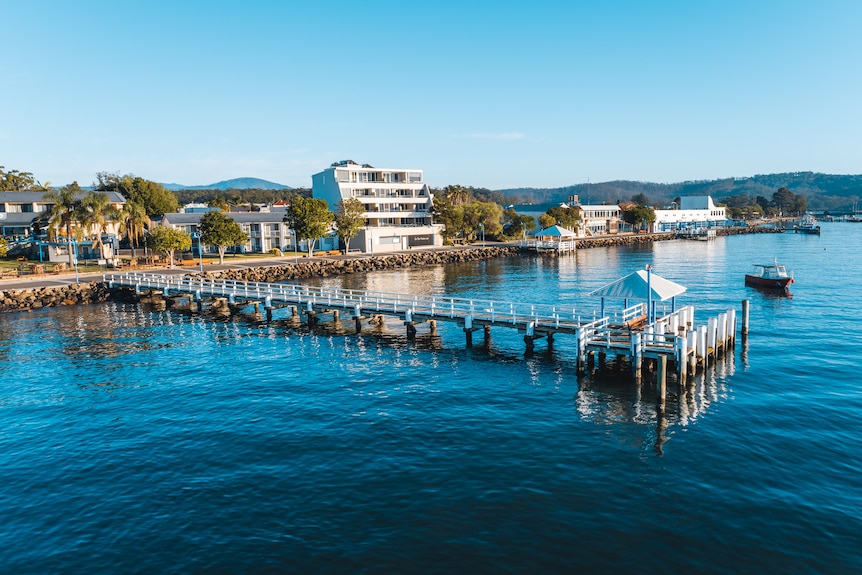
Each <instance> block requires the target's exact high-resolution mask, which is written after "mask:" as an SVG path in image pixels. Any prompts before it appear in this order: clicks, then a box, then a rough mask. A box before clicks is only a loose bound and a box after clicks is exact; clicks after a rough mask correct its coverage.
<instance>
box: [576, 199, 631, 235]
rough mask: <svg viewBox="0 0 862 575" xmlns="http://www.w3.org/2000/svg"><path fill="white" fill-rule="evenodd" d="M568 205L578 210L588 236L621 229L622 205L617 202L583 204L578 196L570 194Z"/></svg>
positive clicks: (615, 231)
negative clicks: (609, 203)
mask: <svg viewBox="0 0 862 575" xmlns="http://www.w3.org/2000/svg"><path fill="white" fill-rule="evenodd" d="M568 206H569V207H570V208H572V209H575V210H577V211H578V214H579V215H580V217H581V222H582V225H583V229H584V231H585V232H586V235H588V236H601V235H606V234H615V233H618V232H619V229H620V207H619V206H618V205H616V204H611V205H607V206H606V205H603V204H602V205H598V204H582V203H580V202H579V201H578V196H569V202H568Z"/></svg>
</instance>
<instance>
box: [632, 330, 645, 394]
mask: <svg viewBox="0 0 862 575" xmlns="http://www.w3.org/2000/svg"><path fill="white" fill-rule="evenodd" d="M631 346H632V349H631V354H632V375H633V376H634V378H635V381H636V382H637V383H640V381H641V372H642V370H643V348H642V347H641V334H640V332H637V331H635V332H632V341H631Z"/></svg>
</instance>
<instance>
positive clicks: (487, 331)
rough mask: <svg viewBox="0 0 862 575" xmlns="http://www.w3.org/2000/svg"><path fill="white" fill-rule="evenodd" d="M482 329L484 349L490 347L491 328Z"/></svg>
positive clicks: (487, 326)
mask: <svg viewBox="0 0 862 575" xmlns="http://www.w3.org/2000/svg"><path fill="white" fill-rule="evenodd" d="M482 329H483V335H484V337H485V339H484V343H485V347H488V346H489V345H491V326H490V325H486V326H484V327H483V328H482Z"/></svg>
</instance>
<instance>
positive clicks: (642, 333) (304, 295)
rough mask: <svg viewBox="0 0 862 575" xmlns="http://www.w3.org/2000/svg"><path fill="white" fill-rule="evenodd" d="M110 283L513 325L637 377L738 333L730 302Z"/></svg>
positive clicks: (693, 361)
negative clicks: (596, 304)
mask: <svg viewBox="0 0 862 575" xmlns="http://www.w3.org/2000/svg"><path fill="white" fill-rule="evenodd" d="M105 281H106V282H107V283H108V286H109V288H111V289H117V288H130V289H134V291H135V293H136V294H142V293H146V292H149V293H153V292H161V293H162V294H163V295H164V296H165V297H172V296H181V295H185V296H187V297H188V298H189V299H190V301H192V302H194V303H195V305H196V308H197V310H198V311H202V310H203V309H204V307H205V306H204V300H205V299H208V300H210V301H212V300H216V299H221V300H223V301H224V300H227V302H228V304H230V305H231V306H233V308H234V309H239V307H241V306H248V305H251V304H253V305H254V306H255V307H258V306H259V305H260V304H261V303H262V304H263V306H264V310H265V312H266V317H267V319H268V320H271V319H272V310H273V309H274V308H281V307H291V308H293V314H294V315H296V314H297V311H298V310H299V311H300V312H301V313H305V314H306V317H307V320H308V322H309V323H315V322H316V321H318V318H317V314H320V313H332V314H334V316H335V318H338V314H339V312H345V313H347V314H350V315H352V317H353V318H354V320H355V321H356V323H357V331H360V330H361V320H363V319H367V318H369V317H375V318H379V319H380V321H383V319H382V318H383V317H385V316H389V317H396V318H399V319H400V320H402V321H403V322H404V324H405V325H406V331H407V337H408V338H411V337H415V335H416V325H417V324H419V323H425V322H428V323H429V324H430V325H431V330H432V331H433V330H434V329H435V327H436V322H437V321H448V322H454V323H456V324H457V325H458V326H460V327H461V328H462V329H463V331H464V333H465V337H466V340H467V345H468V346H470V345H472V334H473V332H474V331H476V330H478V329H480V328H481V329H483V330H484V332H485V337H486V338H487V337H488V335H489V332H490V329H491V328H492V327H495V328H507V329H516V330H517V331H518V332H519V333H521V334H523V336H524V343H525V345H526V346H527V349H528V351H531V350H532V349H533V345H534V341H535V340H537V339H541V338H545V339H546V340H547V342H548V346H549V347H550V346H553V345H554V337H555V336H556V335H558V334H560V335H568V336H573V339H574V347H575V350H576V353H577V358H578V361H577V364H578V371H579V372H582V371H583V370H584V368H585V366H586V365H587V363H591V364H592V363H594V359H595V356H596V355H597V356H598V359H599V363H600V364H601V363H603V362H604V361H605V360H606V358H607V356H608V355H612V356H614V357H616V358H625V359H626V360H628V361H630V362H631V364H632V367H633V373H634V374H635V377H636V378H638V379H639V377H640V375H639V374H640V371H641V369H640V368H641V363H642V362H643V361H644V359H655V360H657V361H658V363H659V365H660V366H661V365H664V364H665V362H666V361H667V360H668V359H669V360H670V361H672V362H673V364H674V365H675V367H676V371H677V372H678V374H679V377H680V378H681V379H682V378H685V377H686V375H687V374H691V375H694V373H695V371H696V370H697V368H698V367H699V366H702V367H705V366H706V365H707V363H708V362H709V360H710V359H711V358H712V359H714V358H716V357H717V356H718V355H719V354H721V353H723V352H724V351H725V350H726V348H727V347H728V346H732V345H733V343H734V340H735V333H736V314H735V311H734V310H733V309H730V310H728V311H727V312H726V313H723V314H719V316H718V317H716V318H710V319H709V321H708V323H707V324H706V325H701V326H699V327H698V326H695V325H694V308H693V307H691V306H685V307H682V308H680V309H678V310H675V311H673V312H671V313H669V314H667V315H664V316H662V317H659V318H657V319H656V320H655V321H653V322H652V323H650V322H649V321H647V306H646V304H644V303H637V304H635V305H632V306H629V307H626V308H624V309H618V310H610V311H609V310H605V313H603V314H602V313H599V312H597V311H594V310H589V311H588V312H586V313H584V311H583V310H577V309H575V308H574V306H567V305H550V304H541V303H523V302H518V303H515V302H495V301H489V300H479V299H469V298H452V297H440V296H424V295H418V294H399V293H383V292H369V291H364V290H349V289H341V288H320V287H315V286H309V285H297V284H281V283H263V282H244V281H235V280H226V279H220V278H208V277H204V276H199V275H186V276H178V275H162V274H152V273H137V272H129V273H122V274H114V275H110V276H106V277H105Z"/></svg>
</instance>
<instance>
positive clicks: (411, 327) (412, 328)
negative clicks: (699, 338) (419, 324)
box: [406, 322, 416, 340]
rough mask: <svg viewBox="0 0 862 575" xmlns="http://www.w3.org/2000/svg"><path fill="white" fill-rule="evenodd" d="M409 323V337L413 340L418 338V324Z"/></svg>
mask: <svg viewBox="0 0 862 575" xmlns="http://www.w3.org/2000/svg"><path fill="white" fill-rule="evenodd" d="M406 325H407V339H409V340H413V339H416V324H414V323H413V322H410V323H408V324H406Z"/></svg>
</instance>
